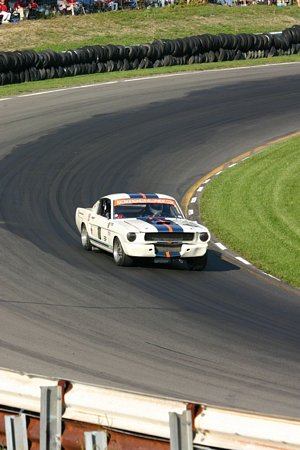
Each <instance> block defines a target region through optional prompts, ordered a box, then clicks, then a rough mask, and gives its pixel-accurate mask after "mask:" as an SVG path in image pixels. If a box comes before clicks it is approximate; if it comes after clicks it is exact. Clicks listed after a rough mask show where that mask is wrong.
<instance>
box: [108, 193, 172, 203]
mask: <svg viewBox="0 0 300 450" xmlns="http://www.w3.org/2000/svg"><path fill="white" fill-rule="evenodd" d="M101 198H108V199H110V200H112V201H113V200H120V199H125V198H140V199H141V200H142V199H143V198H149V199H151V198H153V199H157V198H169V199H171V200H175V199H174V198H173V197H171V196H170V195H165V194H158V193H153V194H149V193H148V194H144V193H142V192H133V193H118V194H109V195H104V196H103V197H101Z"/></svg>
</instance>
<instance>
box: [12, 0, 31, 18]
mask: <svg viewBox="0 0 300 450" xmlns="http://www.w3.org/2000/svg"><path fill="white" fill-rule="evenodd" d="M13 10H14V11H16V12H17V13H18V14H19V16H20V20H24V18H25V17H26V18H27V15H28V8H27V5H26V3H24V2H22V1H21V0H16V2H15V3H14V6H13Z"/></svg>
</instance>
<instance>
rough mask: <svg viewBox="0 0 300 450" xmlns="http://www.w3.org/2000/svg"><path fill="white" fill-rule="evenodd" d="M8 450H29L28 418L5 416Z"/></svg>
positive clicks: (22, 415)
mask: <svg viewBox="0 0 300 450" xmlns="http://www.w3.org/2000/svg"><path fill="white" fill-rule="evenodd" d="M5 434H6V447H7V450H28V441H27V427H26V416H25V414H20V415H18V416H5Z"/></svg>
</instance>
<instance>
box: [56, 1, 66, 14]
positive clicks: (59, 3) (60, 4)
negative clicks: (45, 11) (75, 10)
mask: <svg viewBox="0 0 300 450" xmlns="http://www.w3.org/2000/svg"><path fill="white" fill-rule="evenodd" d="M57 8H58V11H59V12H60V14H65V13H66V10H67V3H66V1H65V0H57Z"/></svg>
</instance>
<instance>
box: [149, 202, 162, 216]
mask: <svg viewBox="0 0 300 450" xmlns="http://www.w3.org/2000/svg"><path fill="white" fill-rule="evenodd" d="M149 206H150V208H149V209H150V212H151V214H153V215H154V216H161V214H162V211H163V206H164V205H163V204H162V203H150V205H149Z"/></svg>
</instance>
